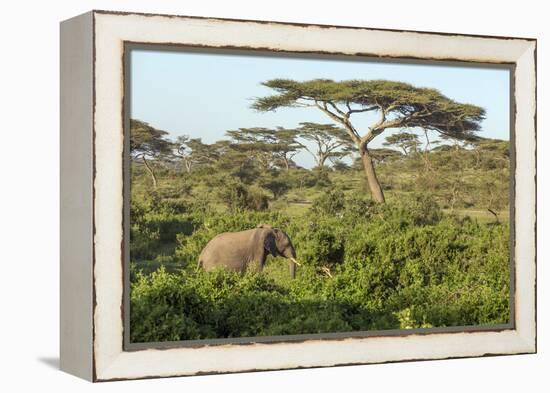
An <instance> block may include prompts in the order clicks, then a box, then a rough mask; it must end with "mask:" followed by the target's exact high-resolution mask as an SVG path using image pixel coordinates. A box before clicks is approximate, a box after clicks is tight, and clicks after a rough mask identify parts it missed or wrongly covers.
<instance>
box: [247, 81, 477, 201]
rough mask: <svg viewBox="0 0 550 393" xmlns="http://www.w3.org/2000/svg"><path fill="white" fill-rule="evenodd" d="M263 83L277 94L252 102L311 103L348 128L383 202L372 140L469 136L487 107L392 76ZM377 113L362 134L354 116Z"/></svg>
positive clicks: (266, 107)
mask: <svg viewBox="0 0 550 393" xmlns="http://www.w3.org/2000/svg"><path fill="white" fill-rule="evenodd" d="M263 85H264V86H266V87H269V88H271V89H273V90H274V91H275V92H276V94H274V95H271V96H266V97H261V98H257V99H256V100H255V102H254V103H253V104H252V107H253V108H254V109H256V110H258V111H274V110H277V109H279V108H284V107H312V108H315V109H317V110H320V111H321V112H323V113H324V114H326V115H327V116H328V117H329V118H330V119H332V120H333V121H335V122H336V123H338V124H340V125H341V126H343V127H344V129H345V130H346V131H347V133H348V135H349V137H350V138H351V140H352V141H353V143H354V144H355V147H356V149H357V150H358V152H359V155H360V156H361V160H362V162H363V166H364V170H365V174H366V177H367V182H368V185H369V189H370V191H371V195H372V198H373V199H374V200H375V201H376V202H379V203H383V202H384V201H385V199H384V193H383V191H382V187H381V186H380V182H379V181H378V178H377V176H376V171H375V169H374V165H373V161H372V157H371V155H370V152H369V149H368V145H369V143H370V142H372V140H374V138H376V137H377V136H378V135H380V134H382V133H383V132H384V131H385V130H387V129H394V128H397V129H405V128H415V127H419V128H422V129H428V130H433V131H436V132H438V133H440V134H444V135H450V136H454V137H456V138H467V137H468V136H471V135H472V134H473V133H474V132H475V131H479V129H480V122H481V121H482V120H483V119H484V115H485V111H484V109H482V108H480V107H477V106H475V105H470V104H463V103H459V102H456V101H453V100H451V99H450V98H447V97H446V96H444V95H443V94H441V93H440V92H439V91H438V90H436V89H430V88H420V87H415V86H412V85H410V84H408V83H403V82H394V81H387V80H346V81H340V82H337V81H333V80H329V79H313V80H308V81H302V82H300V81H294V80H290V79H272V80H268V81H266V82H263ZM363 112H376V113H378V115H379V117H378V120H377V121H375V122H373V123H372V124H371V125H370V127H368V130H366V131H365V132H363V133H360V132H359V131H358V130H357V129H356V128H355V126H354V124H353V123H352V122H351V116H352V115H355V114H357V113H363Z"/></svg>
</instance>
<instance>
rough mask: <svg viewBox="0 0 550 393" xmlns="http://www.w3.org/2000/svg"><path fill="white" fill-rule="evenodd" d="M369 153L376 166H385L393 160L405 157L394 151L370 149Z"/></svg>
mask: <svg viewBox="0 0 550 393" xmlns="http://www.w3.org/2000/svg"><path fill="white" fill-rule="evenodd" d="M369 152H370V155H371V158H372V161H373V162H374V163H375V165H379V164H383V163H386V162H389V161H391V160H395V159H398V158H401V157H403V154H401V152H399V151H397V150H393V149H385V148H380V149H370V150H369Z"/></svg>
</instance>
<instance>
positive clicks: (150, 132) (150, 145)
mask: <svg viewBox="0 0 550 393" xmlns="http://www.w3.org/2000/svg"><path fill="white" fill-rule="evenodd" d="M166 135H168V132H166V131H163V130H159V129H157V128H155V127H152V126H151V125H149V124H148V123H145V122H144V121H141V120H135V119H130V154H131V156H132V158H133V159H134V160H139V161H141V162H142V163H143V164H144V165H145V168H146V169H147V172H149V174H150V175H151V179H152V180H153V187H154V188H157V176H156V175H155V171H154V170H153V167H152V165H151V164H150V163H149V162H148V160H154V159H158V158H159V157H161V156H162V155H169V154H170V153H171V151H172V143H171V142H170V141H169V140H167V139H166Z"/></svg>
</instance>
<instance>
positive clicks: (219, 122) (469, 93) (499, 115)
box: [130, 49, 510, 167]
mask: <svg viewBox="0 0 550 393" xmlns="http://www.w3.org/2000/svg"><path fill="white" fill-rule="evenodd" d="M130 61H131V63H130V65H131V94H132V98H131V102H132V105H131V110H130V112H131V117H132V118H134V119H140V120H143V121H146V122H148V123H150V124H151V125H152V126H154V127H157V128H160V129H163V130H166V131H168V132H169V133H170V137H171V138H174V139H175V137H176V136H178V135H184V134H185V135H190V136H191V137H200V138H202V140H203V141H204V142H207V143H212V142H214V141H216V140H219V139H223V138H225V135H224V134H225V131H226V130H232V129H237V128H240V127H277V126H282V127H289V128H290V127H296V126H297V125H298V124H299V123H300V122H304V121H308V122H318V123H331V120H330V119H329V118H328V117H327V116H326V115H324V114H323V113H321V112H320V111H318V110H315V109H313V108H283V109H279V110H277V111H276V112H267V113H265V112H257V111H254V110H253V109H251V108H250V105H251V103H252V102H253V99H254V98H255V97H262V96H265V95H269V94H272V93H273V91H272V90H271V89H268V88H266V87H263V86H261V84H260V83H261V82H262V81H266V80H269V79H273V78H290V79H296V80H308V79H316V78H324V79H325V78H326V79H334V80H345V79H388V80H396V81H402V82H407V83H411V84H413V85H415V86H419V87H432V88H436V89H438V90H439V91H441V92H442V93H443V94H445V95H446V96H447V97H449V98H451V99H454V100H456V101H459V102H467V103H471V104H475V105H478V106H481V107H483V108H485V110H486V111H487V114H486V119H485V121H484V122H483V123H482V131H481V132H480V133H479V135H480V136H483V137H488V138H498V139H509V133H510V128H509V117H510V112H509V110H510V107H509V91H510V85H509V71H508V70H507V69H496V68H477V67H475V68H474V67H458V66H452V67H451V66H434V65H419V64H397V63H383V62H374V61H349V60H342V59H327V58H323V59H308V58H295V57H282V56H273V57H272V56H255V55H242V54H239V55H231V54H225V53H224V54H218V53H217V54H214V53H204V52H203V53H201V52H179V51H178V52H176V51H158V50H141V49H139V50H137V49H134V50H132V51H131V60H130ZM373 116H375V115H373V114H364V113H359V114H355V115H353V116H352V118H351V120H352V121H353V123H354V124H355V126H356V128H357V129H358V130H359V131H361V130H366V129H367V127H368V125H369V124H371V123H372V122H373V120H374V118H375V117H373ZM391 132H396V131H391ZM391 132H390V130H388V131H386V132H385V133H384V134H382V135H380V136H378V137H377V138H376V139H375V140H374V141H373V142H372V143H371V144H370V146H372V147H380V146H381V145H382V142H383V141H384V138H385V137H386V136H387V135H390V133H391ZM295 161H296V162H297V163H298V164H299V165H302V166H305V167H311V166H312V165H313V159H312V158H311V157H310V156H309V155H308V153H306V152H302V153H300V154H299V155H298V156H296V157H295Z"/></svg>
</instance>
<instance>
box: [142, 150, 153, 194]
mask: <svg viewBox="0 0 550 393" xmlns="http://www.w3.org/2000/svg"><path fill="white" fill-rule="evenodd" d="M141 160H142V161H143V164H144V165H145V168H147V172H149V174H150V175H151V178H152V179H153V188H154V189H155V190H156V189H157V177H156V176H155V172H153V169H152V168H151V167H150V166H149V164H148V163H147V160H146V159H145V156H141Z"/></svg>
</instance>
